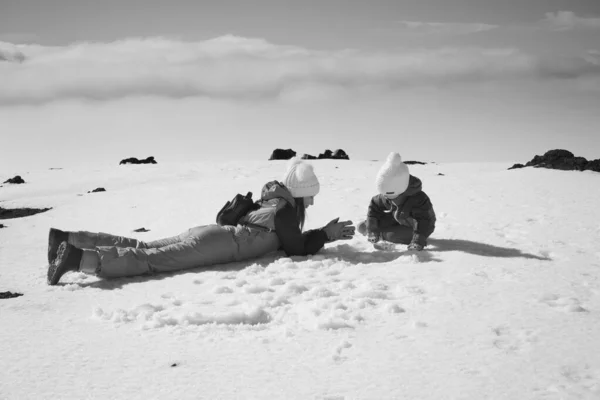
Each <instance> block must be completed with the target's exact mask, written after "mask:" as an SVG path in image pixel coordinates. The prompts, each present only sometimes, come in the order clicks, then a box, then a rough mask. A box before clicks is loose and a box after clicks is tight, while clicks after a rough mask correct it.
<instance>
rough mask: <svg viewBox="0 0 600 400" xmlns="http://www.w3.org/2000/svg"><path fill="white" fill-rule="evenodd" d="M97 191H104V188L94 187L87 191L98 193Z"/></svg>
mask: <svg viewBox="0 0 600 400" xmlns="http://www.w3.org/2000/svg"><path fill="white" fill-rule="evenodd" d="M98 192H106V189H104V188H96V189H94V190H91V191H89V192H88V193H98Z"/></svg>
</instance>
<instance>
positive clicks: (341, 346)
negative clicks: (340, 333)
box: [331, 340, 352, 362]
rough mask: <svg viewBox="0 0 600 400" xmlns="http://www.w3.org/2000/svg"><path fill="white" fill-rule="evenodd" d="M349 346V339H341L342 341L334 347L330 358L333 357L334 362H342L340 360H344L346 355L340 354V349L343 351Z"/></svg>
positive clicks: (350, 345) (350, 344)
mask: <svg viewBox="0 0 600 400" xmlns="http://www.w3.org/2000/svg"><path fill="white" fill-rule="evenodd" d="M351 347H352V343H350V341H348V340H342V342H341V343H340V344H339V345H337V346H336V347H335V349H334V351H333V354H332V356H331V358H332V359H333V361H336V362H342V361H344V360H346V359H347V357H343V356H342V351H344V350H345V349H349V348H351Z"/></svg>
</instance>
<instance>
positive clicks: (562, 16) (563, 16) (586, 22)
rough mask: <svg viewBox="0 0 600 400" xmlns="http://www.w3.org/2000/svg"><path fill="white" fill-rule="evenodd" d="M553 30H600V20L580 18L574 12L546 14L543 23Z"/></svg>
mask: <svg viewBox="0 0 600 400" xmlns="http://www.w3.org/2000/svg"><path fill="white" fill-rule="evenodd" d="M542 22H543V23H544V24H545V25H548V26H550V27H551V28H552V29H555V30H560V31H566V30H571V29H600V18H587V17H579V16H577V15H575V13H574V12H572V11H558V12H555V13H552V12H549V13H546V18H545V19H544V20H543V21H542Z"/></svg>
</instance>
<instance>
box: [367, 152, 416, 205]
mask: <svg viewBox="0 0 600 400" xmlns="http://www.w3.org/2000/svg"><path fill="white" fill-rule="evenodd" d="M409 178H410V173H409V171H408V167H407V166H406V164H404V163H403V162H402V157H400V154H398V153H394V152H392V153H390V154H389V155H388V158H387V160H386V161H385V163H384V164H383V166H382V167H381V168H380V169H379V172H378V173H377V177H376V178H375V185H376V186H377V191H378V192H379V193H380V194H383V195H385V196H386V197H389V198H394V197H396V196H398V195H400V194H402V193H404V191H406V189H407V188H408V180H409Z"/></svg>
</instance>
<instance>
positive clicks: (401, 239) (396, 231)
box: [381, 224, 414, 244]
mask: <svg viewBox="0 0 600 400" xmlns="http://www.w3.org/2000/svg"><path fill="white" fill-rule="evenodd" d="M413 232H414V231H413V228H411V227H409V226H406V225H400V224H396V225H395V226H392V227H388V228H387V229H386V231H385V232H381V237H382V238H383V240H387V241H388V242H392V243H400V244H410V242H411V241H412V237H413Z"/></svg>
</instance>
